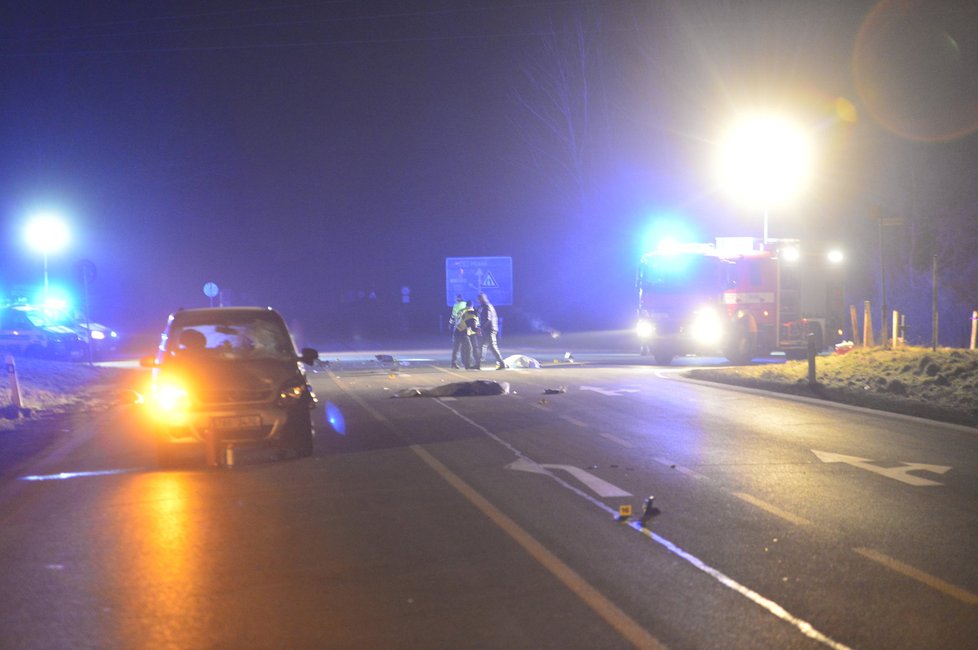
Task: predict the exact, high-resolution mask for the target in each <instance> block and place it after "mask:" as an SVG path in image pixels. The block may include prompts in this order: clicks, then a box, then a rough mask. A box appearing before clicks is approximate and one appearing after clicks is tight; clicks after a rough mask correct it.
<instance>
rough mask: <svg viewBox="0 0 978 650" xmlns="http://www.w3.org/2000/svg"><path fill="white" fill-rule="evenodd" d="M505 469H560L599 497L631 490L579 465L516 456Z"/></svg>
mask: <svg viewBox="0 0 978 650" xmlns="http://www.w3.org/2000/svg"><path fill="white" fill-rule="evenodd" d="M506 469H514V470H517V471H520V472H532V473H534V474H550V472H548V471H547V470H551V469H552V470H560V471H562V472H567V473H568V474H570V475H571V476H573V477H574V478H576V479H577V480H578V481H580V482H581V483H583V484H584V485H586V486H587V487H588V489H590V490H591V491H592V492H594V493H595V494H597V495H598V496H599V497H601V498H606V497H630V496H632V493H631V492H626V491H625V490H623V489H621V488H620V487H618V486H617V485H613V484H611V483H609V482H608V481H605V480H604V479H601V478H598V477H597V476H595V475H594V474H591V473H590V472H587V471H586V470H583V469H581V468H580V467H575V466H574V465H549V464H543V463H535V462H533V461H532V460H530V459H529V458H526V457H523V458H518V459H516V460H515V461H513V462H512V463H510V464H509V465H507V466H506Z"/></svg>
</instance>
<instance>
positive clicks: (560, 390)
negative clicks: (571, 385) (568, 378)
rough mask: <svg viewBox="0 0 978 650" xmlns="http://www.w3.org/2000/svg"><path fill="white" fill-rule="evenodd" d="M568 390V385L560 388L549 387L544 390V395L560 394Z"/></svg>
mask: <svg viewBox="0 0 978 650" xmlns="http://www.w3.org/2000/svg"><path fill="white" fill-rule="evenodd" d="M566 392H567V387H566V386H561V387H560V388H547V389H545V390H544V391H543V394H544V395H560V394H562V393H566Z"/></svg>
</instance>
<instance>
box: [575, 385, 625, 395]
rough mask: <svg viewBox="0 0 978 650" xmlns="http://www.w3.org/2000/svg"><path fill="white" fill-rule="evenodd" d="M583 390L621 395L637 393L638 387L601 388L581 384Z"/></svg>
mask: <svg viewBox="0 0 978 650" xmlns="http://www.w3.org/2000/svg"><path fill="white" fill-rule="evenodd" d="M581 390H591V391H594V392H595V393H601V394H602V395H608V396H609V397H621V396H622V395H625V394H627V393H637V392H639V390H638V389H637V388H599V387H597V386H581Z"/></svg>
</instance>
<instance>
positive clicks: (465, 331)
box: [452, 302, 479, 370]
mask: <svg viewBox="0 0 978 650" xmlns="http://www.w3.org/2000/svg"><path fill="white" fill-rule="evenodd" d="M478 329H479V314H478V313H477V312H476V311H475V309H473V308H472V303H471V302H467V303H466V304H465V309H464V310H463V311H462V313H460V314H459V316H458V323H457V324H456V325H455V329H454V331H453V332H452V368H459V367H460V366H459V365H458V362H459V352H461V357H462V363H463V364H464V365H465V367H466V368H468V369H470V370H471V369H477V368H478V367H479V357H478V356H477V352H476V344H475V340H476V339H475V337H476V332H477V331H478Z"/></svg>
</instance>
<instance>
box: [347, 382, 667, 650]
mask: <svg viewBox="0 0 978 650" xmlns="http://www.w3.org/2000/svg"><path fill="white" fill-rule="evenodd" d="M335 383H336V385H337V386H338V387H339V388H340V390H342V391H343V392H344V393H346V394H347V395H349V396H350V398H351V399H353V401H355V402H356V403H357V404H359V405H360V406H361V408H363V409H364V410H365V411H367V413H369V414H370V415H371V416H372V417H373V418H374V419H376V420H377V421H378V422H380V423H382V424H383V425H384V426H385V427H386V428H387V429H388V430H390V432H391V433H392V434H394V436H396V437H397V438H399V439H402V440H403V436H402V435H401V432H400V431H398V430H397V428H396V427H395V426H394V423H393V422H392V421H391V420H390V419H389V418H388V417H386V416H385V415H384V414H383V413H381V412H380V411H378V410H377V409H375V408H374V407H372V406H370V405H369V404H367V402H366V401H364V400H363V398H361V397H360V396H359V395H356V394H355V393H353V392H352V391H351V390H349V389H348V388H347V387H346V386H343V385H342V384H341V383H340V382H338V381H336V382H335ZM438 403H439V404H441V402H438ZM442 405H443V406H444V407H445V408H447V409H448V410H449V411H451V412H452V413H455V414H456V415H457V416H458V417H460V418H462V419H463V420H465V421H466V422H470V423H472V424H473V425H475V426H476V427H477V428H478V429H480V430H482V431H484V432H485V433H486V434H488V435H489V437H490V438H492V439H493V440H496V441H497V442H500V443H501V444H502V445H503V446H504V447H506V448H508V449H511V450H513V451H514V452H515V451H516V450H515V448H513V447H512V446H511V445H509V444H508V443H506V442H504V441H503V440H502V439H501V438H499V437H498V436H496V435H495V434H493V433H492V432H490V431H489V430H488V429H486V428H485V427H483V426H481V425H478V424H476V423H475V422H473V421H472V420H470V419H469V418H467V417H465V416H464V415H462V414H461V413H459V412H458V411H456V410H455V409H453V408H452V407H451V406H448V405H447V404H442ZM409 449H411V451H412V452H414V454H415V455H416V456H418V457H419V458H420V459H421V460H422V461H424V462H425V463H426V464H427V465H428V467H430V468H431V469H433V470H434V471H435V472H436V473H437V474H438V475H439V476H441V477H442V478H443V479H445V481H447V482H448V484H449V485H451V486H452V487H453V488H455V490H456V491H457V492H458V493H459V494H461V495H462V496H463V497H464V498H465V499H466V500H467V501H468V502H469V503H471V504H472V505H473V506H475V507H476V508H477V509H478V510H479V511H480V512H482V514H484V515H485V516H486V517H488V518H489V519H490V520H491V521H492V522H493V523H494V524H496V526H498V527H499V528H500V529H501V530H502V531H503V532H504V533H506V534H507V535H509V536H510V538H511V539H513V540H514V541H515V542H516V543H517V544H519V545H520V546H521V547H523V549H524V550H525V551H526V552H527V553H529V555H530V556H531V557H532V558H533V559H535V560H536V561H537V562H539V563H540V564H541V565H542V566H543V567H544V568H545V569H547V571H549V572H550V573H551V575H553V576H554V577H555V578H557V580H559V581H560V582H561V583H562V584H563V585H564V586H565V587H567V588H568V589H570V590H571V592H572V593H573V594H575V595H576V596H577V597H578V598H580V599H581V600H582V601H583V602H584V603H585V604H586V605H587V606H588V607H590V608H591V609H592V610H593V611H594V612H595V613H596V614H597V615H598V616H600V617H601V618H602V619H604V621H605V622H606V623H608V625H610V626H611V627H612V629H614V630H615V631H616V632H618V633H619V634H620V635H622V637H624V638H625V639H627V640H628V641H629V642H630V643H631V644H632V645H634V646H635V647H636V648H648V649H649V650H665V646H664V645H663V644H662V643H660V642H659V640H658V639H656V638H655V637H654V636H652V635H651V634H649V632H648V631H647V630H646V629H645V628H643V627H642V626H641V625H639V624H638V623H637V622H636V621H635V620H634V619H633V618H631V617H630V616H629V615H628V614H626V613H625V612H623V611H622V610H621V609H619V608H618V606H617V605H615V604H614V603H613V602H611V600H609V599H608V597H607V596H605V595H604V594H603V593H601V592H600V591H598V590H597V589H595V588H594V587H593V586H591V584H590V583H589V582H588V581H587V580H585V579H584V578H582V577H581V576H580V574H578V573H577V572H576V571H574V569H572V568H571V567H570V566H569V565H567V564H565V563H564V562H563V561H561V560H560V558H558V557H557V556H556V555H554V554H553V553H551V552H550V551H549V550H547V548H546V547H545V546H544V545H543V544H541V543H540V542H538V541H537V540H536V538H534V537H533V536H532V535H530V534H529V533H528V532H526V531H525V530H524V529H523V528H521V527H520V526H519V524H517V523H516V522H515V521H513V520H512V519H510V518H509V517H507V516H506V515H505V514H503V512H502V511H501V510H499V508H497V507H496V506H494V505H493V504H492V503H490V502H489V500H488V499H486V498H485V497H483V496H482V495H481V494H479V493H478V492H477V491H476V490H475V489H474V488H473V487H472V486H470V485H469V484H468V483H466V482H465V481H463V480H462V479H461V478H460V477H459V476H458V475H456V474H455V473H454V472H452V471H451V470H450V469H448V468H447V467H446V466H445V465H443V464H442V463H441V461H439V460H438V459H437V458H435V457H434V456H432V455H431V454H430V453H429V452H428V450H427V449H425V448H424V447H421V446H420V445H413V444H412V445H410V446H409ZM517 455H518V456H521V454H519V453H518V452H517Z"/></svg>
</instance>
